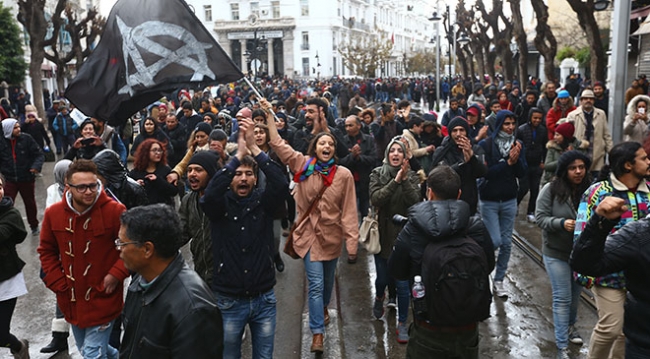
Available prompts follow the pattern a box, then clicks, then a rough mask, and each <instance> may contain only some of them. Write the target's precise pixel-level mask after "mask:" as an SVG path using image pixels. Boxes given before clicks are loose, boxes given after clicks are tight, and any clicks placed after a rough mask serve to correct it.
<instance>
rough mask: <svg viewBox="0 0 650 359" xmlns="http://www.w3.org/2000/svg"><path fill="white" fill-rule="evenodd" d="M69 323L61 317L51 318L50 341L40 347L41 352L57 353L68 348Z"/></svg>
mask: <svg viewBox="0 0 650 359" xmlns="http://www.w3.org/2000/svg"><path fill="white" fill-rule="evenodd" d="M69 329H70V325H69V324H68V322H66V321H65V319H63V318H55V319H52V341H51V342H50V344H48V345H46V346H44V347H43V348H41V353H58V352H61V351H64V350H65V351H67V350H68V336H69V335H70V334H69V333H68V331H69Z"/></svg>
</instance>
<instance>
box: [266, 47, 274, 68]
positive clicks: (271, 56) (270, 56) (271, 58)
mask: <svg viewBox="0 0 650 359" xmlns="http://www.w3.org/2000/svg"><path fill="white" fill-rule="evenodd" d="M266 48H267V49H266V50H267V55H268V61H269V68H268V72H269V76H273V74H275V67H274V66H273V60H274V59H273V39H268V40H266Z"/></svg>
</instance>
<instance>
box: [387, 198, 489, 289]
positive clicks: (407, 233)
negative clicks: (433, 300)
mask: <svg viewBox="0 0 650 359" xmlns="http://www.w3.org/2000/svg"><path fill="white" fill-rule="evenodd" d="M408 218H409V220H408V222H407V223H406V225H405V226H404V229H402V231H401V232H400V233H399V235H398V236H397V240H396V241H395V247H394V248H393V253H392V254H391V256H390V258H389V260H388V269H389V272H390V274H391V275H392V276H393V277H395V279H398V280H407V279H408V280H412V279H413V276H415V275H420V268H421V264H422V262H421V261H422V255H423V254H424V249H425V248H426V246H427V244H429V243H430V242H434V241H435V242H438V241H443V240H446V239H451V238H453V237H460V236H465V235H467V236H469V237H470V238H472V239H473V240H475V241H476V243H478V244H479V245H480V246H481V248H483V250H484V251H485V258H486V259H487V263H488V269H489V270H490V271H491V270H492V269H493V268H494V246H493V244H492V240H491V239H490V234H489V233H488V231H487V230H486V229H485V226H484V225H483V221H481V219H480V217H478V216H470V213H469V206H468V205H467V203H465V202H463V201H461V200H444V201H425V202H420V203H417V204H415V205H414V206H412V207H411V208H409V211H408Z"/></svg>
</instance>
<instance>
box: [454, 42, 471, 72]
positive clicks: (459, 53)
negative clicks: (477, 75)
mask: <svg viewBox="0 0 650 359" xmlns="http://www.w3.org/2000/svg"><path fill="white" fill-rule="evenodd" d="M456 59H457V60H458V63H459V64H460V66H461V68H462V71H463V78H467V76H468V75H469V68H468V66H467V57H465V53H464V52H463V49H462V48H461V47H460V46H457V47H456Z"/></svg>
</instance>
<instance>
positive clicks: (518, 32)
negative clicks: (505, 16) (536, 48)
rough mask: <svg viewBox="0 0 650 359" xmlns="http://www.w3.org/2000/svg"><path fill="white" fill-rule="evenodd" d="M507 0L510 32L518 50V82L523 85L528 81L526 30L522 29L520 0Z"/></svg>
mask: <svg viewBox="0 0 650 359" xmlns="http://www.w3.org/2000/svg"><path fill="white" fill-rule="evenodd" d="M509 1H510V10H511V11H512V33H513V36H514V38H515V42H516V43H517V48H518V52H519V59H518V63H517V67H518V69H519V71H518V75H519V76H518V77H519V83H520V84H522V86H524V85H523V84H525V83H526V82H527V81H528V42H527V41H526V31H525V30H524V21H523V18H522V16H521V0H509ZM532 1H535V0H532Z"/></svg>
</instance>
